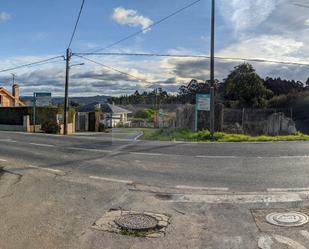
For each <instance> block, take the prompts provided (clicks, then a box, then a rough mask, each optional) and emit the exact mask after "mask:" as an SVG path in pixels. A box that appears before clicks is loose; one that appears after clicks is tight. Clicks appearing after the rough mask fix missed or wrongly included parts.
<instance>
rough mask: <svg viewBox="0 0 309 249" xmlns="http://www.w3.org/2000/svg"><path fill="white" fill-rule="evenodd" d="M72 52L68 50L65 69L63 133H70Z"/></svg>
mask: <svg viewBox="0 0 309 249" xmlns="http://www.w3.org/2000/svg"><path fill="white" fill-rule="evenodd" d="M71 57H72V52H71V50H70V49H69V48H68V49H67V50H66V58H65V60H66V71H65V91H64V113H63V134H64V135H68V116H69V115H68V113H69V79H70V60H71Z"/></svg>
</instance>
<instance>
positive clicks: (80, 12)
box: [68, 0, 85, 48]
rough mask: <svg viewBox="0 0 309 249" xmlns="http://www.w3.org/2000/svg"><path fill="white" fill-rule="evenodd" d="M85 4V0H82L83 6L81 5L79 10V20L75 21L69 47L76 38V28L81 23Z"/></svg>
mask: <svg viewBox="0 0 309 249" xmlns="http://www.w3.org/2000/svg"><path fill="white" fill-rule="evenodd" d="M84 4H85V0H82V4H81V7H80V10H79V13H78V17H77V20H76V23H75V26H74V29H73V33H72V36H71V39H70V42H69V45H68V48H70V47H71V44H72V42H73V39H74V36H75V33H76V29H77V25H78V23H79V19H80V17H81V14H82V11H83V8H84Z"/></svg>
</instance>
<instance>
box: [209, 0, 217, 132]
mask: <svg viewBox="0 0 309 249" xmlns="http://www.w3.org/2000/svg"><path fill="white" fill-rule="evenodd" d="M215 6H216V2H215V0H212V4H211V41H210V132H211V134H212V135H213V134H214V132H215V11H216V8H215Z"/></svg>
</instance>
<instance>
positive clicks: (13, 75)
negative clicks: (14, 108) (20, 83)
mask: <svg viewBox="0 0 309 249" xmlns="http://www.w3.org/2000/svg"><path fill="white" fill-rule="evenodd" d="M11 74H12V79H13V85H14V84H15V77H16V74H14V73H11Z"/></svg>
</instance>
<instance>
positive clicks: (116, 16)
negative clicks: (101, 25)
mask: <svg viewBox="0 0 309 249" xmlns="http://www.w3.org/2000/svg"><path fill="white" fill-rule="evenodd" d="M112 19H113V20H114V21H116V22H117V23H119V24H121V25H129V26H133V27H138V26H140V27H142V29H146V28H147V27H149V26H150V25H151V24H153V21H152V20H151V19H149V18H148V17H144V16H142V15H139V14H138V12H137V11H136V10H132V9H125V8H123V7H118V8H115V9H114V11H113V14H112ZM148 30H149V29H147V30H145V31H144V32H146V31H148Z"/></svg>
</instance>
